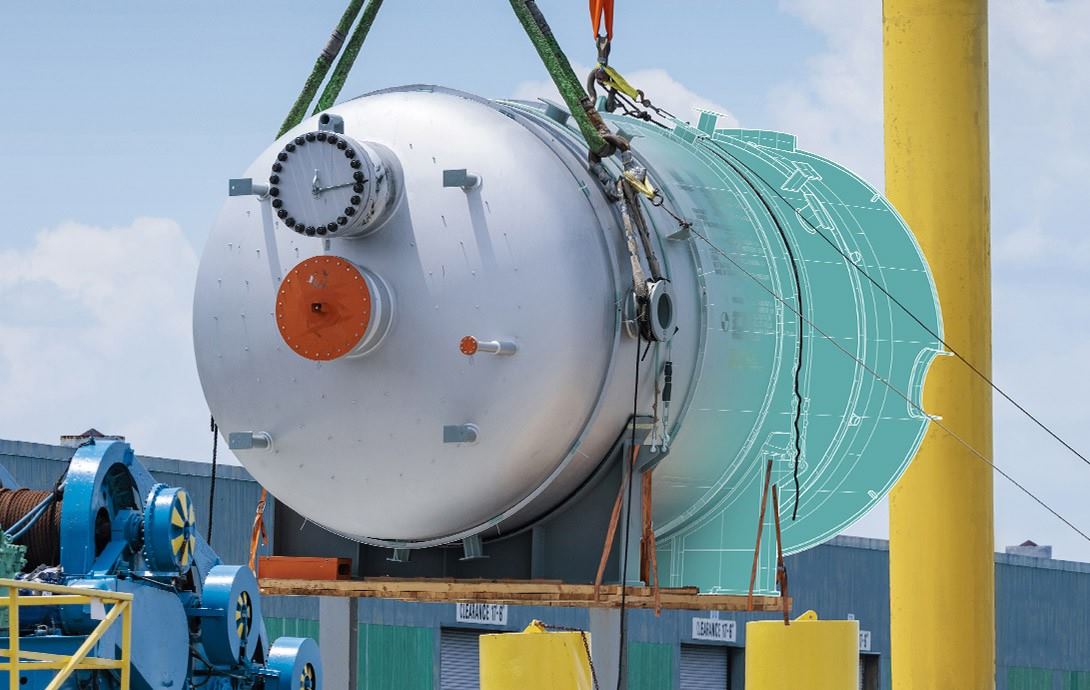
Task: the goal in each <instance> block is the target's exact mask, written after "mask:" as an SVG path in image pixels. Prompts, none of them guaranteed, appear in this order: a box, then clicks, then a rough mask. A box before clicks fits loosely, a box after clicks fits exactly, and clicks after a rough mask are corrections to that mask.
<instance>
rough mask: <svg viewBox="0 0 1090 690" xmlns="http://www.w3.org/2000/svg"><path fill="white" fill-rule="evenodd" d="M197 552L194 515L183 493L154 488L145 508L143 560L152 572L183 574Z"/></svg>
mask: <svg viewBox="0 0 1090 690" xmlns="http://www.w3.org/2000/svg"><path fill="white" fill-rule="evenodd" d="M196 550H197V515H196V511H195V510H194V509H193V501H191V500H190V498H189V494H188V493H187V492H186V491H185V489H180V488H177V487H167V486H165V485H163V484H159V485H156V486H155V487H154V488H152V490H151V495H149V496H148V502H147V505H146V506H145V508H144V559H145V560H146V561H147V562H148V567H149V568H151V569H152V570H158V571H170V572H178V573H181V572H184V571H185V570H186V569H188V568H189V566H190V564H191V563H192V562H193V557H194V555H195V553H196Z"/></svg>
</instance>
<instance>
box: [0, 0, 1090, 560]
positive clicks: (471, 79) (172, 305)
mask: <svg viewBox="0 0 1090 690" xmlns="http://www.w3.org/2000/svg"><path fill="white" fill-rule="evenodd" d="M539 1H540V5H541V6H542V8H543V9H544V10H545V11H546V12H547V14H548V16H549V18H550V20H551V22H552V24H553V28H554V30H555V32H556V34H557V36H558V39H559V40H560V42H561V44H562V45H564V46H565V47H566V49H567V50H568V53H569V56H570V57H571V59H572V61H573V62H576V63H579V64H582V65H586V64H590V63H591V62H592V61H593V59H594V48H593V45H592V42H591V38H590V27H589V21H588V18H587V15H586V3H585V2H583V0H577V1H572V2H560V1H559V0H539ZM343 6H344V2H342V1H340V0H339V1H338V2H310V3H305V4H304V3H297V2H296V3H290V2H285V1H282V0H280V1H268V0H266V1H263V2H256V1H251V0H238V1H236V2H230V3H224V2H210V1H208V0H199V1H195V2H189V3H180V4H179V3H173V4H166V3H147V2H134V1H133V2H121V1H116V2H112V3H108V4H107V3H94V4H88V3H82V4H77V3H59V2H38V3H24V4H21V5H18V6H17V7H16V6H13V7H12V8H9V11H8V12H7V13H6V16H5V19H4V21H3V22H2V23H0V103H2V104H3V107H2V108H0V131H4V132H7V133H8V134H7V137H6V141H5V142H4V143H3V149H2V150H3V153H2V154H0V208H3V209H4V212H5V214H4V218H3V228H2V229H0V390H2V391H3V396H0V398H2V399H0V437H3V438H18V439H24V440H34V441H45V442H53V441H55V440H56V437H57V436H58V435H59V434H62V433H69V432H73V431H79V430H82V429H83V428H86V427H87V426H91V425H95V426H99V427H100V428H103V429H104V430H107V431H113V432H120V433H124V434H126V435H127V436H128V437H129V438H130V440H132V441H133V442H134V443H135V444H136V445H137V447H138V449H139V450H140V451H141V452H144V453H148V454H156V455H168V456H181V457H187V458H195V457H201V456H204V455H207V453H208V446H209V438H208V434H207V409H206V407H205V405H204V401H203V396H202V395H201V392H200V388H199V384H198V382H197V379H196V374H195V369H194V366H193V357H192V348H191V344H190V339H189V319H190V302H191V294H192V293H191V290H192V281H193V275H194V273H195V270H196V264H197V257H198V256H199V251H200V248H201V246H202V245H203V243H204V239H205V237H206V235H207V230H208V228H209V226H210V225H211V222H212V219H213V217H214V214H215V213H216V211H217V209H218V207H219V205H220V203H221V202H222V199H223V196H224V193H225V189H226V180H227V178H229V177H231V176H234V175H237V174H238V173H239V172H240V171H241V170H243V168H244V167H245V166H246V165H247V164H248V163H249V162H250V161H251V160H252V158H253V157H255V156H256V155H257V153H258V152H260V151H261V150H262V149H263V148H264V147H265V146H266V145H267V144H268V143H269V142H270V141H271V140H272V138H273V135H274V134H275V132H276V130H277V128H278V125H279V124H280V122H281V120H282V119H283V117H284V114H285V112H286V111H287V109H288V107H289V106H290V104H291V102H292V100H293V99H294V97H295V95H296V94H297V93H298V90H299V88H300V87H301V85H302V82H303V79H304V78H305V76H306V74H307V73H308V72H309V70H310V67H311V65H312V63H313V60H314V57H315V55H316V54H317V51H318V50H319V49H320V48H321V46H322V45H323V44H324V42H325V40H326V37H327V35H328V32H329V30H330V28H331V27H332V25H333V24H334V22H335V20H336V18H337V17H338V16H339V14H340V12H341V11H342V9H343ZM880 22H881V16H880V2H879V0H780V1H779V2H774V1H772V0H768V1H764V0H762V1H758V0H732V1H730V2H726V1H719V0H716V1H713V0H689V1H687V2H672V3H663V2H651V1H649V0H618V15H617V22H616V33H617V36H616V39H615V42H616V45H615V47H614V52H613V58H612V61H613V63H614V64H615V65H617V66H618V67H620V68H622V70H623V71H625V72H626V73H628V74H629V75H630V76H632V77H633V78H634V80H636V81H638V82H639V83H641V84H643V85H644V86H645V88H647V90H648V91H649V92H650V93H651V95H652V96H655V95H656V94H658V100H660V101H662V102H664V103H666V104H668V105H670V106H671V107H672V108H673V109H674V110H675V112H678V114H681V112H682V111H683V110H684V104H685V103H688V102H690V101H697V100H699V102H701V103H705V104H716V105H718V106H719V107H720V108H721V109H723V110H725V111H728V112H729V113H730V114H731V115H733V116H734V118H736V119H737V121H738V122H740V123H741V124H743V125H745V126H752V127H761V128H778V129H783V130H785V131H789V132H793V133H795V134H798V135H799V140H800V144H801V145H802V146H803V147H805V148H809V149H811V150H814V151H816V152H819V153H822V154H824V155H827V156H829V157H831V158H834V159H837V160H840V161H842V162H844V163H846V164H848V165H849V166H850V167H853V168H854V169H856V170H857V171H858V172H859V173H860V174H862V175H863V176H864V177H866V178H868V179H870V180H872V181H874V182H875V183H876V184H878V185H879V186H881V174H882V130H881V115H882V114H881V109H882V99H881V24H880ZM1087 25H1090V0H997V1H996V2H994V3H993V9H992V17H991V25H990V31H991V67H992V73H991V98H992V104H991V120H992V161H993V170H992V179H993V196H992V199H993V238H994V245H993V271H994V276H993V277H994V301H995V314H994V331H995V378H996V380H997V381H999V382H1000V384H1001V385H1005V386H1006V387H1007V388H1008V389H1009V390H1010V392H1012V393H1013V394H1014V395H1015V397H1017V398H1018V399H1020V400H1021V401H1023V402H1024V404H1026V406H1027V407H1029V408H1030V409H1031V410H1033V411H1035V412H1038V413H1039V414H1040V416H1041V417H1043V418H1044V419H1045V420H1047V421H1048V422H1049V423H1050V424H1052V425H1054V426H1055V427H1056V428H1057V429H1058V430H1059V431H1060V432H1061V433H1063V434H1064V435H1065V436H1068V437H1070V438H1071V439H1073V440H1074V441H1075V442H1076V446H1079V445H1081V446H1082V447H1083V448H1084V449H1085V448H1086V446H1087V444H1086V443H1085V442H1083V441H1082V436H1083V435H1080V434H1079V433H1078V432H1080V431H1082V430H1083V428H1084V427H1085V426H1086V422H1087V420H1088V417H1090V413H1088V410H1090V406H1088V405H1087V404H1086V402H1085V400H1084V396H1083V390H1084V389H1085V388H1086V386H1087V384H1088V383H1090V373H1088V370H1090V367H1088V365H1087V364H1086V362H1087V361H1088V360H1090V325H1088V324H1090V300H1088V299H1087V296H1088V288H1087V284H1088V280H1087V279H1088V278H1090V271H1088V269H1087V266H1088V265H1090V239H1088V238H1090V232H1087V230H1086V228H1085V222H1084V213H1085V212H1084V210H1083V208H1082V207H1083V206H1084V205H1085V199H1086V193H1085V189H1084V181H1085V180H1086V179H1088V176H1090V144H1088V143H1087V140H1086V136H1085V134H1084V132H1083V131H1082V123H1085V122H1087V121H1090V71H1088V70H1086V69H1085V67H1084V66H1085V65H1086V64H1090V37H1088V36H1087V34H1086V32H1085V26H1087ZM545 78H546V75H545V73H544V71H543V69H542V67H541V65H540V63H539V62H538V60H537V57H536V54H535V53H534V52H533V50H532V48H531V47H530V45H529V43H528V42H527V40H526V38H525V36H524V35H523V34H522V33H521V30H520V28H519V26H518V24H517V22H516V21H515V19H514V18H513V16H512V15H511V12H510V9H509V7H508V5H507V3H506V2H502V1H501V0H496V1H494V2H487V3H486V2H483V1H481V0H474V1H471V2H451V1H450V0H411V1H408V2H406V1H393V0H391V1H390V2H387V4H386V6H385V7H384V8H383V10H382V12H381V13H380V16H379V19H378V21H377V23H376V25H375V28H374V30H373V31H372V34H371V37H370V38H369V39H368V43H367V46H366V47H365V49H364V52H363V54H362V55H361V57H360V59H359V62H358V64H357V66H356V69H355V71H354V73H353V75H352V77H351V78H350V79H349V82H348V84H347V86H346V88H345V90H344V93H343V95H344V96H346V97H347V96H352V95H356V94H359V93H362V92H365V91H368V90H371V89H375V88H381V87H385V86H391V85H396V84H403V83H413V82H432V83H439V84H444V85H448V86H453V87H457V88H462V89H465V90H468V91H473V92H476V93H480V94H482V95H485V96H493V97H502V96H507V95H512V94H514V95H520V96H532V95H534V94H535V93H539V92H542V91H544V90H546V89H547V86H548V85H547V84H546V83H544V80H545ZM648 85H651V86H653V87H654V88H650V87H649V86H648ZM996 461H997V462H998V463H999V464H1000V465H1002V466H1003V467H1004V468H1006V469H1007V470H1008V471H1010V472H1011V473H1012V474H1014V475H1015V476H1017V477H1019V478H1020V479H1022V480H1024V481H1025V483H1026V484H1028V485H1030V486H1031V487H1032V488H1033V489H1034V490H1035V491H1038V492H1039V493H1040V494H1041V495H1042V496H1043V497H1044V498H1045V499H1046V500H1047V501H1049V502H1050V503H1052V504H1054V505H1055V506H1056V507H1057V508H1059V509H1060V510H1061V511H1062V512H1064V513H1065V514H1067V515H1068V516H1069V517H1071V518H1072V519H1073V520H1075V521H1076V522H1077V523H1079V524H1081V525H1083V526H1090V502H1087V501H1086V500H1085V497H1084V495H1085V493H1086V491H1085V489H1086V487H1087V486H1090V467H1087V466H1086V465H1082V464H1081V463H1080V462H1079V461H1078V460H1076V459H1073V458H1071V457H1070V456H1068V455H1065V454H1063V453H1061V452H1059V451H1058V450H1057V449H1056V447H1055V446H1054V444H1052V443H1051V442H1050V441H1049V440H1048V439H1047V438H1046V437H1045V436H1044V435H1043V434H1041V433H1040V432H1039V431H1037V430H1035V429H1034V428H1033V427H1032V426H1031V425H1030V424H1028V423H1027V422H1025V421H1024V420H1022V419H1021V418H1019V417H1018V415H1016V414H1013V413H1012V412H1010V410H1009V408H1007V407H1006V406H1005V405H1004V404H1003V403H1000V402H998V401H997V403H996ZM996 487H997V493H996V497H997V498H996V504H997V544H999V545H1000V546H1002V545H1003V544H1006V543H1017V542H1019V541H1021V540H1023V539H1026V538H1033V539H1035V540H1036V541H1038V542H1041V543H1052V544H1054V545H1055V546H1056V549H1057V555H1058V556H1061V557H1067V558H1078V559H1082V560H1090V545H1088V544H1087V543H1086V542H1085V541H1082V540H1081V539H1080V538H1078V537H1077V536H1075V535H1072V534H1071V533H1070V531H1069V530H1067V529H1066V528H1064V527H1063V526H1062V525H1059V523H1057V522H1055V520H1054V519H1052V518H1051V517H1049V516H1047V515H1045V514H1043V513H1042V512H1041V511H1040V509H1039V508H1038V507H1036V506H1035V505H1033V504H1032V503H1031V502H1029V501H1028V500H1027V499H1024V498H1023V497H1020V496H1019V495H1017V493H1016V492H1013V491H1012V490H1011V489H1010V488H1009V487H1008V486H1006V485H1005V484H1004V481H1003V480H1002V479H1001V478H998V477H997V479H996ZM885 525H886V522H885V515H884V514H883V510H882V509H881V508H880V509H878V510H876V511H875V512H874V513H873V514H872V515H870V516H868V517H867V518H866V519H865V520H864V521H863V523H861V525H859V526H857V527H856V528H854V529H853V530H852V531H853V532H854V533H858V534H866V535H871V536H884V530H885Z"/></svg>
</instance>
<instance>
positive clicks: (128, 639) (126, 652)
mask: <svg viewBox="0 0 1090 690" xmlns="http://www.w3.org/2000/svg"><path fill="white" fill-rule="evenodd" d="M115 605H116V606H123V607H124V609H122V614H121V615H122V616H123V617H122V619H121V690H129V683H130V675H131V673H132V655H131V652H132V602H131V601H119V602H117V604H115Z"/></svg>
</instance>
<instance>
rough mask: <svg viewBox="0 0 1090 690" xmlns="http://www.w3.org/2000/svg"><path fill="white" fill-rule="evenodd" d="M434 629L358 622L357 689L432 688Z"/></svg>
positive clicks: (406, 689) (433, 677) (433, 679)
mask: <svg viewBox="0 0 1090 690" xmlns="http://www.w3.org/2000/svg"><path fill="white" fill-rule="evenodd" d="M434 662H435V630H433V629H432V628H411V627H405V626H398V625H361V626H360V629H359V669H358V675H357V683H356V688H357V689H358V690H389V689H390V688H398V690H431V689H432V688H433V687H434V686H435V663H434Z"/></svg>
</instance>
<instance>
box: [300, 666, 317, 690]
mask: <svg viewBox="0 0 1090 690" xmlns="http://www.w3.org/2000/svg"><path fill="white" fill-rule="evenodd" d="M317 687H318V674H317V673H316V672H315V671H314V664H307V665H306V666H304V667H303V670H302V672H301V673H300V674H299V690H315V688H317Z"/></svg>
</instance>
